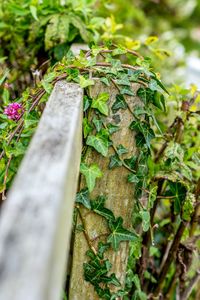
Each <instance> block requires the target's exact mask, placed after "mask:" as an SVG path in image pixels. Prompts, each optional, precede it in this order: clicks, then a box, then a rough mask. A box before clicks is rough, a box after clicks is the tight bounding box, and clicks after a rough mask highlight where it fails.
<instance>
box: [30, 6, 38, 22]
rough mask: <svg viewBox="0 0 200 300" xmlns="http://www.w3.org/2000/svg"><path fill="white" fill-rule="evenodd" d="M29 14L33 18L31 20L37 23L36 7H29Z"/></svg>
mask: <svg viewBox="0 0 200 300" xmlns="http://www.w3.org/2000/svg"><path fill="white" fill-rule="evenodd" d="M30 12H31V14H32V16H33V18H34V19H35V20H36V21H39V20H38V17H37V7H35V6H33V5H30Z"/></svg>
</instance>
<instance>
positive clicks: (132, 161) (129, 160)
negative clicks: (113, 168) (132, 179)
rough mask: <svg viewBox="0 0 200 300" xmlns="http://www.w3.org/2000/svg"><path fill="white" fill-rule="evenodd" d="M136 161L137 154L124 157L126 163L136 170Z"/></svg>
mask: <svg viewBox="0 0 200 300" xmlns="http://www.w3.org/2000/svg"><path fill="white" fill-rule="evenodd" d="M136 161H137V156H135V155H133V156H132V157H130V158H126V159H124V162H125V164H126V165H127V166H128V167H129V168H131V169H132V170H134V168H135V165H136Z"/></svg>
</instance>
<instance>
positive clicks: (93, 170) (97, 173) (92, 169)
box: [80, 163, 103, 192]
mask: <svg viewBox="0 0 200 300" xmlns="http://www.w3.org/2000/svg"><path fill="white" fill-rule="evenodd" d="M80 172H81V173H82V174H83V175H84V176H85V180H86V183H87V187H88V190H89V192H92V190H93V189H94V187H95V181H96V178H100V177H102V175H103V174H102V172H101V170H100V169H99V167H98V166H97V165H96V164H92V165H91V166H88V165H86V164H85V163H81V166H80Z"/></svg>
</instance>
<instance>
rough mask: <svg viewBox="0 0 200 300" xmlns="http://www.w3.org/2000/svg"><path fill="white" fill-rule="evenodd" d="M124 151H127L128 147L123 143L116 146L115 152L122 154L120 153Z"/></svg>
mask: <svg viewBox="0 0 200 300" xmlns="http://www.w3.org/2000/svg"><path fill="white" fill-rule="evenodd" d="M125 153H128V149H127V148H125V147H124V146H123V145H121V144H120V145H119V146H117V154H118V155H122V154H125Z"/></svg>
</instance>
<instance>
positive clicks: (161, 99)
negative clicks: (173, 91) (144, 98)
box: [152, 92, 166, 112]
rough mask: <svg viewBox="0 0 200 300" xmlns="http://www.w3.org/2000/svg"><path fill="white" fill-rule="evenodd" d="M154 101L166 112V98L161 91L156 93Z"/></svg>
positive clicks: (154, 103)
mask: <svg viewBox="0 0 200 300" xmlns="http://www.w3.org/2000/svg"><path fill="white" fill-rule="evenodd" d="M152 103H153V105H155V106H156V107H158V108H159V109H160V110H162V111H164V112H166V106H165V98H164V96H163V95H162V94H161V93H159V92H155V93H154V97H153V99H152Z"/></svg>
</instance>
